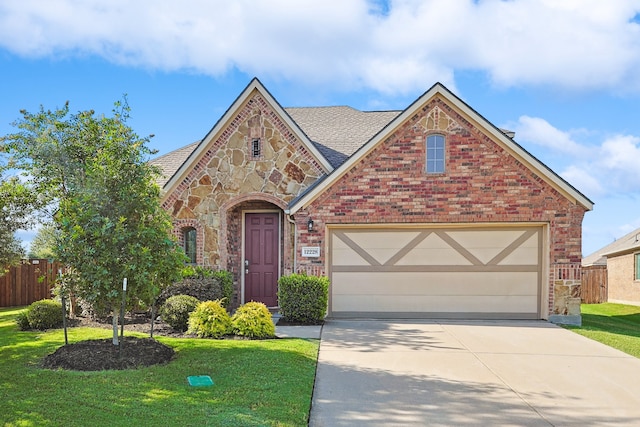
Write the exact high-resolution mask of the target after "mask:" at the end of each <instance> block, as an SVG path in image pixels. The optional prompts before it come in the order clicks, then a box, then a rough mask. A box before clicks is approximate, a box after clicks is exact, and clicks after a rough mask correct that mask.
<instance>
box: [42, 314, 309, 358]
mask: <svg viewBox="0 0 640 427" xmlns="http://www.w3.org/2000/svg"><path fill="white" fill-rule="evenodd" d="M124 323H125V326H124V331H125V337H124V341H123V345H122V350H120V349H119V347H118V346H116V345H113V341H112V339H111V338H109V339H101V340H88V341H80V342H77V343H74V344H69V345H66V346H62V347H60V348H58V349H57V350H56V351H55V352H54V353H52V354H50V355H48V356H46V357H45V358H44V360H43V362H42V366H43V367H44V368H46V369H67V370H74V371H104V370H111V369H136V368H139V367H143V366H152V365H158V364H165V363H169V362H170V361H171V360H172V359H173V357H174V355H175V352H174V351H173V349H172V348H171V347H168V346H166V345H164V344H161V343H159V342H158V341H156V340H155V339H153V338H137V337H131V336H127V332H133V331H135V332H140V333H144V334H149V333H150V331H151V322H150V319H149V318H148V317H146V316H144V315H138V316H127V317H126V318H125V322H124ZM67 325H68V327H70V328H73V327H81V326H82V327H91V328H104V329H111V328H112V325H111V319H106V320H105V321H103V322H102V321H96V320H92V319H90V318H87V317H76V318H75V319H70V320H69V321H68V323H67ZM278 325H281V326H293V325H300V323H295V322H286V321H285V320H284V319H280V321H279V322H278ZM118 332H120V328H118ZM153 335H154V336H165V337H174V338H184V337H189V338H194V337H195V335H190V334H187V333H185V332H180V331H176V330H174V329H173V328H172V327H171V326H169V325H167V324H166V323H164V322H162V321H159V320H158V321H156V322H155V323H154V325H153ZM232 338H233V339H246V338H242V337H232Z"/></svg>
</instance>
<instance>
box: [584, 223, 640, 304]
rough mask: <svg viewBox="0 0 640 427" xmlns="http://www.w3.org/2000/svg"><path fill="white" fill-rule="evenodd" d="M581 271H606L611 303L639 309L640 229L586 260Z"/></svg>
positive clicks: (608, 296)
mask: <svg viewBox="0 0 640 427" xmlns="http://www.w3.org/2000/svg"><path fill="white" fill-rule="evenodd" d="M582 267H583V268H585V269H591V268H598V267H600V268H605V269H606V277H607V279H606V282H607V299H606V300H607V301H608V302H615V303H620V304H631V305H640V228H638V229H636V230H634V231H632V232H631V233H629V234H627V235H625V236H623V237H621V238H619V239H617V240H616V241H614V242H613V243H610V244H608V245H606V246H605V247H603V248H601V249H599V250H597V251H595V252H594V253H592V254H591V255H589V256H586V257H585V258H584V259H583V260H582Z"/></svg>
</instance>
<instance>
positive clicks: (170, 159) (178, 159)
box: [149, 141, 200, 188]
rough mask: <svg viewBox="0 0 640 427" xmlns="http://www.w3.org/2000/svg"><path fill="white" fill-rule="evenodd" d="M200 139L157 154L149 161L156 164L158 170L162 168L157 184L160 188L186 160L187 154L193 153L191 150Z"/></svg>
mask: <svg viewBox="0 0 640 427" xmlns="http://www.w3.org/2000/svg"><path fill="white" fill-rule="evenodd" d="M199 143H200V141H196V142H194V143H192V144H189V145H187V146H185V147H182V148H178V149H177V150H174V151H171V152H169V153H167V154H163V155H162V156H158V157H156V158H155V159H152V160H150V161H149V163H150V164H152V165H154V166H158V167H159V168H160V170H162V177H161V178H160V179H158V185H159V186H160V188H162V187H164V185H165V184H166V183H167V181H169V180H170V179H171V177H172V176H173V174H175V173H176V172H177V171H178V169H180V166H182V164H183V163H184V162H185V161H186V160H187V158H188V157H189V155H190V154H191V153H193V150H195V149H196V147H197V146H198V144H199Z"/></svg>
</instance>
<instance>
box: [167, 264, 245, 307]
mask: <svg viewBox="0 0 640 427" xmlns="http://www.w3.org/2000/svg"><path fill="white" fill-rule="evenodd" d="M183 274H185V278H184V279H182V280H181V281H180V282H176V283H173V284H171V285H170V286H168V287H167V288H166V289H165V290H164V291H162V293H161V294H160V296H159V297H158V299H157V300H156V305H157V306H162V305H163V304H164V302H165V301H166V300H167V299H168V298H170V297H172V296H174V295H191V296H192V297H195V298H197V299H198V300H199V301H215V300H220V301H221V302H222V305H223V306H225V307H227V306H228V305H229V303H230V302H231V297H232V296H233V275H232V274H231V273H230V272H228V271H224V270H220V271H213V270H211V269H207V268H204V267H196V268H193V267H189V268H188V269H186V270H185V273H183Z"/></svg>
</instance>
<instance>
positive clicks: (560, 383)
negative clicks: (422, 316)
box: [309, 320, 640, 427]
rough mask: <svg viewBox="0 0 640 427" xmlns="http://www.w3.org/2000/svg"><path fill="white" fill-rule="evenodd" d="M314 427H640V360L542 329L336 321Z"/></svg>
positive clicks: (325, 349) (322, 365)
mask: <svg viewBox="0 0 640 427" xmlns="http://www.w3.org/2000/svg"><path fill="white" fill-rule="evenodd" d="M309 425H310V426H313V427H320V426H332V427H334V426H354V425H366V426H375V425H384V426H389V425H399V426H400V425H401V426H407V425H422V426H427V425H428V426H506V425H513V426H600V425H611V426H638V425H640V359H636V358H634V357H631V356H628V355H626V354H624V353H622V352H619V351H617V350H614V349H612V348H610V347H607V346H605V345H602V344H599V343H597V342H594V341H591V340H589V339H587V338H584V337H582V336H580V335H577V334H575V333H573V332H571V331H568V330H565V329H562V328H560V327H558V326H555V325H552V324H549V323H547V322H543V321H478V322H462V321H444V322H440V321H432V322H428V321H366V320H365V321H343V320H339V321H338V320H330V321H327V322H326V323H325V325H324V327H323V329H322V339H321V344H320V354H319V359H318V371H317V377H316V384H315V388H314V393H313V401H312V408H311V417H310V423H309Z"/></svg>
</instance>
